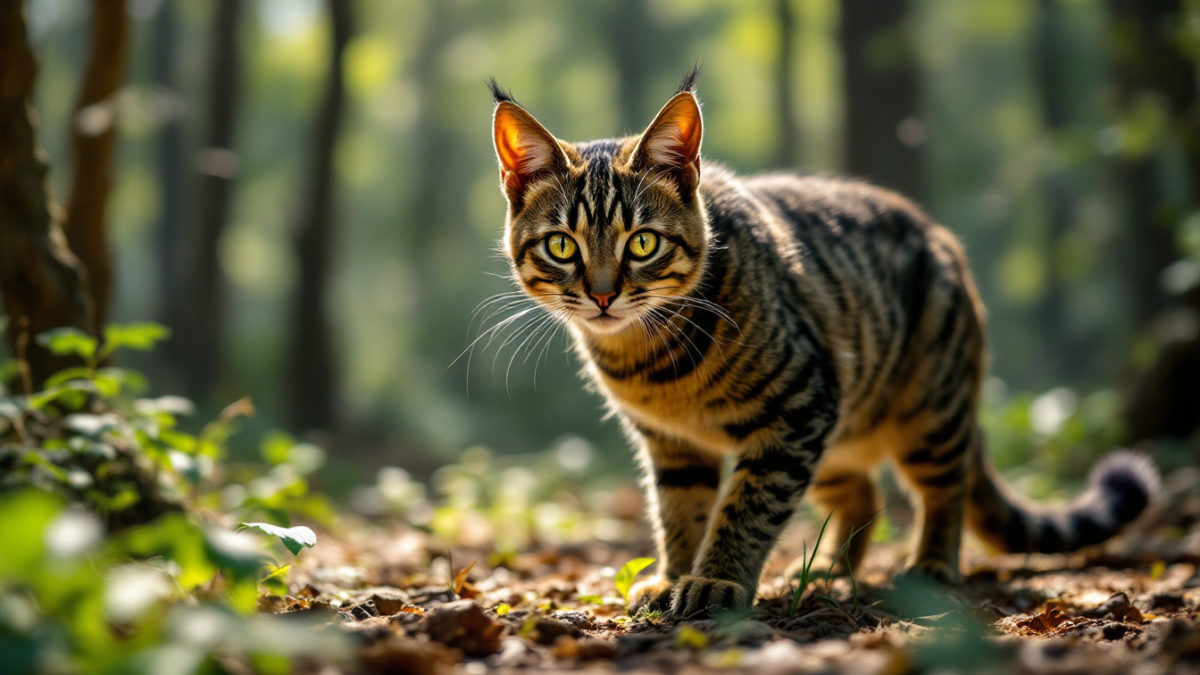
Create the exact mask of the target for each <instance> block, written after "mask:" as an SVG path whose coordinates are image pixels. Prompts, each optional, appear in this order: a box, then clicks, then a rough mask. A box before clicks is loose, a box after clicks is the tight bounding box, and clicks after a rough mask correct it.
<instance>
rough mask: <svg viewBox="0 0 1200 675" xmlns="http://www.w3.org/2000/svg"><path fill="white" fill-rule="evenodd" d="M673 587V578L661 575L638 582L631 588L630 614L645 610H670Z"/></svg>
mask: <svg viewBox="0 0 1200 675" xmlns="http://www.w3.org/2000/svg"><path fill="white" fill-rule="evenodd" d="M673 589H674V584H673V583H672V582H671V580H670V579H667V578H666V577H663V576H660V575H655V576H652V577H650V578H649V579H644V580H642V581H639V582H637V583H636V584H634V585H633V588H631V589H629V614H630V615H631V616H632V615H635V614H637V613H638V612H641V611H643V610H645V611H648V612H663V613H665V612H668V611H670V610H671V591H672V590H673Z"/></svg>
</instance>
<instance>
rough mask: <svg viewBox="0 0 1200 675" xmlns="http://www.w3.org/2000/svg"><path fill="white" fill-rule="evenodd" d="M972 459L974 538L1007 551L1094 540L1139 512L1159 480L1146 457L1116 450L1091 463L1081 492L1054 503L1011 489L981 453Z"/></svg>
mask: <svg viewBox="0 0 1200 675" xmlns="http://www.w3.org/2000/svg"><path fill="white" fill-rule="evenodd" d="M974 459H975V462H974V464H975V469H974V470H973V471H972V472H971V474H972V475H971V476H970V477H969V479H968V483H967V489H968V498H967V520H968V522H969V524H970V526H971V529H972V530H974V532H975V533H976V534H977V535H978V536H979V537H980V538H982V539H983V540H984V541H986V542H988V543H989V544H991V545H993V546H995V547H996V548H998V549H1000V550H1002V551H1005V552H1008V553H1069V552H1071V551H1077V550H1079V549H1082V548H1085V547H1087V546H1092V545H1094V544H1099V543H1101V542H1103V541H1105V540H1107V539H1109V538H1111V537H1113V536H1114V535H1116V534H1117V533H1118V532H1119V531H1120V530H1121V529H1122V528H1123V527H1125V525H1127V524H1129V523H1130V522H1132V521H1133V520H1134V519H1136V518H1137V517H1138V516H1139V515H1141V514H1142V512H1143V511H1145V510H1146V507H1147V506H1149V505H1150V502H1151V500H1153V499H1154V497H1155V495H1156V494H1158V490H1159V485H1160V482H1159V477H1158V471H1157V470H1156V469H1155V468H1154V464H1152V463H1151V462H1150V460H1149V459H1147V458H1146V457H1144V456H1142V455H1139V454H1136V453H1133V452H1129V451H1126V450H1122V451H1118V452H1114V453H1112V454H1110V455H1108V456H1107V457H1105V458H1104V459H1103V460H1101V462H1100V463H1099V464H1097V465H1096V467H1095V468H1094V469H1092V474H1091V476H1090V477H1089V478H1088V487H1087V489H1086V490H1085V491H1084V492H1083V493H1081V494H1080V495H1078V496H1077V497H1075V499H1073V500H1072V501H1070V502H1068V503H1066V504H1063V505H1061V506H1057V507H1056V506H1049V505H1045V504H1039V503H1036V502H1032V501H1030V500H1028V499H1026V498H1024V497H1022V496H1020V495H1017V494H1016V493H1015V492H1014V491H1013V490H1012V488H1011V487H1009V486H1008V485H1007V484H1006V483H1005V482H1004V480H1003V479H1002V478H1000V476H999V475H998V474H997V473H996V471H995V469H993V468H992V466H991V464H990V462H989V461H988V459H987V456H986V455H985V454H984V453H982V452H980V453H978V454H977V455H976V456H975V458H974Z"/></svg>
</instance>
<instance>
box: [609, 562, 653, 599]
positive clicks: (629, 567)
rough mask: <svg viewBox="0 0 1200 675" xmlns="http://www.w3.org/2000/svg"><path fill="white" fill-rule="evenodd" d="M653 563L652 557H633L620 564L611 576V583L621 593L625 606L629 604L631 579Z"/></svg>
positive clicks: (631, 586) (635, 577)
mask: <svg viewBox="0 0 1200 675" xmlns="http://www.w3.org/2000/svg"><path fill="white" fill-rule="evenodd" d="M653 564H654V558H634V559H633V560H630V561H629V562H627V563H625V564H624V565H621V569H619V570H617V573H616V575H615V576H613V585H615V586H616V587H617V592H618V593H620V594H621V598H622V599H623V600H624V601H625V606H626V607H628V606H629V589H631V588H633V581H634V580H635V579H637V575H638V574H640V573H641V571H642V570H644V569H646V568H647V567H649V566H651V565H653Z"/></svg>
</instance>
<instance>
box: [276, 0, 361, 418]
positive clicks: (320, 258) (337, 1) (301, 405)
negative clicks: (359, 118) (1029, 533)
mask: <svg viewBox="0 0 1200 675" xmlns="http://www.w3.org/2000/svg"><path fill="white" fill-rule="evenodd" d="M327 6H328V8H329V16H330V28H331V33H332V34H331V38H332V40H331V45H330V51H329V78H328V79H327V80H326V83H325V91H324V94H323V96H322V99H321V104H320V109H319V110H318V111H317V117H316V120H315V122H314V125H313V133H312V139H313V145H312V149H311V153H310V155H309V159H308V170H307V175H306V178H305V180H304V185H303V191H302V192H301V194H300V198H299V199H298V200H297V202H298V203H300V204H303V205H304V206H303V207H302V210H301V212H300V215H299V217H298V220H297V223H296V227H295V231H294V234H293V246H294V248H295V252H296V259H297V261H298V262H299V280H298V284H297V288H296V292H295V293H294V295H293V297H292V331H291V344H290V346H289V350H288V357H287V370H286V373H285V377H286V379H287V381H288V386H287V415H288V418H289V421H290V423H291V427H292V428H293V429H295V430H297V431H305V430H310V429H329V428H333V427H336V426H337V421H338V420H337V398H338V397H337V393H338V376H337V364H336V358H335V356H334V353H333V352H334V350H333V339H332V335H331V322H330V320H329V315H328V295H327V290H328V288H329V270H330V261H331V259H332V248H333V246H332V245H333V238H334V237H333V230H334V214H333V202H334V188H335V180H334V177H333V156H334V149H335V148H336V146H337V138H338V129H339V127H340V126H341V120H342V115H343V110H344V108H345V98H346V96H345V84H344V72H343V71H344V67H343V56H344V53H345V50H346V45H347V44H348V43H349V42H350V38H351V35H352V33H353V30H354V27H353V12H352V6H351V3H350V1H349V0H327Z"/></svg>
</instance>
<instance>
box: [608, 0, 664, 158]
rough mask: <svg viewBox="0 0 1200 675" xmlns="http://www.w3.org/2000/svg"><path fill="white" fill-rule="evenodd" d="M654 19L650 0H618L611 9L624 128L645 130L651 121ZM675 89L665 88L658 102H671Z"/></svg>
mask: <svg viewBox="0 0 1200 675" xmlns="http://www.w3.org/2000/svg"><path fill="white" fill-rule="evenodd" d="M652 27H653V24H652V20H651V18H650V16H649V15H648V12H647V11H646V0H617V2H615V3H613V5H612V8H611V9H610V10H609V12H608V34H609V39H608V41H609V45H610V46H611V48H612V49H611V52H610V53H611V54H612V58H613V61H614V62H615V64H616V68H617V105H618V107H619V108H620V111H621V119H620V123H621V129H622V131H624V132H626V133H630V134H637V133H641V131H642V129H644V128H646V125H647V124H649V123H650V119H651V116H653V114H654V112H653V109H649V110H648V109H647V107H646V106H647V105H648V101H647V98H648V97H647V92H646V80H647V78H646V75H647V74H648V73H649V72H651V69H650V64H652V63H653V62H654V61H655V60H656V55H657V49H653V50H652V47H654V46H656V45H657V46H658V47H660V48H661V47H662V44H661V43H660V42H656V39H655V36H654V34H653V31H652ZM670 93H671V92H662V93H661V96H660V98H661V100H660V101H658V105H661V104H663V103H666V102H667V96H668V95H669V94H670Z"/></svg>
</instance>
